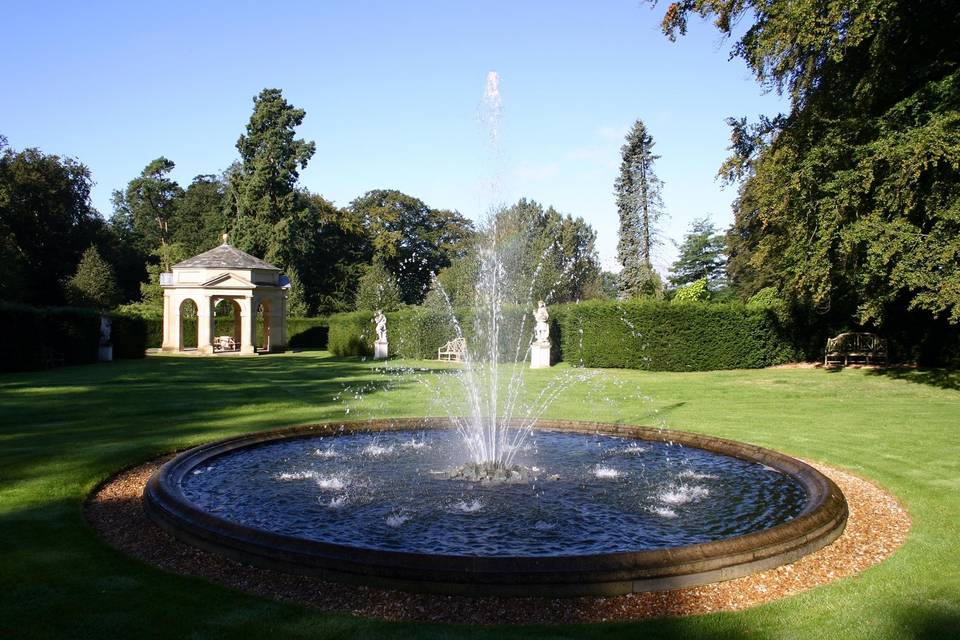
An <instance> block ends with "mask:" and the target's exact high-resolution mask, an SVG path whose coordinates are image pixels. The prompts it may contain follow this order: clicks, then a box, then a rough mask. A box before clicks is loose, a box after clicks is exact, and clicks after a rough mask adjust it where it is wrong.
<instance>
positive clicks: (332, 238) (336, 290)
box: [275, 192, 370, 315]
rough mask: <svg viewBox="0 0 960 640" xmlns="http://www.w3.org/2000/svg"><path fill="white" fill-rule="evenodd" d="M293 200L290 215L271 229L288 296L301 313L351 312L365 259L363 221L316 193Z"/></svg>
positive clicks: (299, 196) (366, 246) (367, 247)
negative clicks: (289, 288) (289, 291)
mask: <svg viewBox="0 0 960 640" xmlns="http://www.w3.org/2000/svg"><path fill="white" fill-rule="evenodd" d="M298 201H299V204H298V206H297V207H296V209H295V211H294V213H293V214H292V215H290V216H289V217H287V218H286V219H285V220H283V221H282V222H280V223H278V224H277V225H276V227H275V237H276V238H277V240H278V248H277V251H276V252H275V253H276V257H277V258H278V259H279V260H278V261H279V263H280V264H283V265H284V270H285V271H286V273H287V276H289V277H290V281H291V285H292V286H293V292H292V294H291V297H292V299H293V300H294V302H297V303H298V304H301V305H302V307H301V310H302V312H303V313H304V315H313V314H318V313H321V314H325V313H335V312H338V311H347V310H351V309H353V308H354V303H355V298H356V289H357V282H358V280H359V278H360V276H361V275H362V274H363V270H364V268H365V266H366V265H367V264H368V263H369V260H370V251H369V246H368V241H367V237H366V235H365V232H364V229H363V225H362V223H361V221H360V220H359V219H358V218H357V217H356V216H355V215H354V214H353V213H352V212H350V211H349V210H341V209H338V208H337V207H335V206H333V204H332V203H330V202H329V201H327V200H325V199H324V198H323V197H321V196H318V195H314V194H309V193H306V192H300V193H298ZM297 282H299V288H298V286H297Z"/></svg>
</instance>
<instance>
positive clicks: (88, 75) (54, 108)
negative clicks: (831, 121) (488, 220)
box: [0, 0, 785, 271]
mask: <svg viewBox="0 0 960 640" xmlns="http://www.w3.org/2000/svg"><path fill="white" fill-rule="evenodd" d="M665 6H666V5H665V3H661V4H660V5H659V6H658V7H656V8H655V9H653V10H651V9H650V7H649V5H647V4H641V2H639V0H607V1H606V2H567V1H553V2H515V1H514V2H472V3H468V2H454V1H448V2H414V1H412V0H411V1H409V2H385V1H384V2H380V1H363V0H354V1H342V2H332V1H330V2H289V3H281V2H277V3H269V4H268V3H252V2H251V3H242V2H223V3H217V2H203V3H186V2H183V3H178V2H166V3H151V4H146V3H136V2H125V3H107V2H89V3H78V2H70V3H66V2H64V3H55V2H45V3H26V2H22V3H8V4H7V5H6V6H5V7H4V9H3V12H2V14H3V22H4V25H5V29H4V31H5V40H6V47H5V48H6V55H4V56H2V58H0V77H2V78H4V81H3V87H2V89H0V96H2V99H0V133H2V134H3V135H5V136H7V138H8V139H9V141H10V144H11V146H13V147H14V148H17V149H19V148H24V147H39V148H40V149H42V150H43V151H45V152H47V153H56V154H59V155H65V156H74V157H77V158H78V159H80V160H81V161H82V162H84V163H85V164H86V165H87V166H89V167H90V169H91V171H92V174H93V179H94V180H95V182H96V186H95V188H94V191H93V203H94V205H95V206H96V207H97V209H99V210H100V212H101V213H103V214H104V215H109V214H110V211H111V207H110V194H111V192H112V191H113V190H114V189H120V188H123V186H124V185H125V184H126V183H127V182H128V181H129V180H130V179H131V178H133V177H134V176H135V175H137V174H138V173H139V172H140V171H141V169H142V168H143V167H144V166H145V165H146V164H147V163H148V162H149V161H150V160H152V159H153V158H156V157H157V156H160V155H164V156H166V157H168V158H170V159H171V160H173V161H174V162H175V163H176V165H177V167H176V170H175V171H174V178H176V179H177V180H178V181H180V182H181V184H183V185H184V186H186V185H187V184H189V182H190V180H191V179H192V178H193V176H195V175H197V174H201V173H218V172H220V171H221V170H223V169H224V168H226V167H227V166H228V165H229V164H230V163H231V162H232V161H233V160H235V159H236V157H237V152H236V149H235V147H234V145H235V143H236V140H237V137H238V136H239V135H240V134H241V133H242V132H243V129H244V125H245V124H246V122H247V120H248V118H249V116H250V112H251V108H252V97H253V96H254V95H255V94H257V93H258V92H259V91H260V90H261V89H263V88H265V87H277V88H280V89H282V90H283V92H284V95H285V96H286V98H287V99H288V100H289V101H290V102H291V103H292V104H294V105H296V106H298V107H301V108H303V109H305V110H306V112H307V116H306V119H305V121H304V124H303V126H302V127H301V128H300V130H299V133H300V135H301V136H302V137H304V138H306V139H308V140H313V141H315V142H316V144H317V153H316V155H315V156H314V158H313V160H312V161H311V162H310V164H309V165H308V167H307V169H306V170H305V171H304V172H303V173H302V174H301V182H302V183H303V184H304V185H305V186H306V187H308V188H309V189H310V190H312V191H315V192H318V193H321V194H323V195H324V196H326V197H327V198H329V199H331V200H333V201H334V202H335V203H337V204H338V205H346V204H348V203H349V202H350V201H351V200H352V199H353V198H355V197H357V196H358V195H360V194H362V193H364V192H365V191H367V190H369V189H375V188H395V189H400V190H401V191H404V192H406V193H409V194H411V195H414V196H417V197H419V198H421V199H422V200H424V201H425V202H427V203H428V204H430V205H431V206H434V207H444V208H453V209H458V210H459V211H461V212H462V213H464V214H465V215H468V216H470V217H473V218H477V217H479V216H481V215H482V214H483V213H484V212H485V211H486V210H488V209H489V207H490V206H491V204H493V202H492V201H494V200H499V201H503V202H511V201H515V200H516V199H517V198H519V197H522V196H525V197H530V198H534V199H536V200H538V201H540V202H542V203H544V204H552V205H553V206H554V207H556V208H557V209H559V210H561V211H563V212H566V213H572V214H574V215H578V216H583V217H584V218H585V219H586V220H588V221H589V222H590V223H591V224H592V225H593V226H594V228H595V229H596V230H597V232H598V236H599V237H598V250H599V253H600V255H601V258H602V260H603V262H604V265H605V266H606V267H607V268H611V267H614V266H615V263H614V258H615V256H616V242H617V215H616V208H615V206H614V200H613V195H612V192H613V181H614V178H615V177H616V173H617V167H618V163H619V147H620V145H621V144H622V142H623V136H624V134H625V133H626V131H627V129H628V128H629V127H630V125H631V124H632V123H633V121H634V120H635V119H636V118H638V117H639V118H642V119H643V120H644V122H645V123H646V125H647V127H648V129H649V130H650V132H651V133H652V135H653V137H654V140H655V141H656V147H655V150H656V152H657V153H659V154H660V156H661V159H660V160H659V161H658V162H657V165H656V169H657V173H658V175H659V176H660V178H661V179H662V180H663V181H664V183H665V186H664V192H663V196H664V203H665V208H666V212H667V215H668V216H669V218H668V219H667V220H666V221H665V222H664V225H663V231H664V235H665V236H666V237H667V238H668V241H667V242H666V243H665V245H664V247H663V248H662V249H661V251H660V255H659V257H658V260H657V261H656V262H657V266H658V268H660V269H661V270H663V271H665V270H666V268H667V267H668V266H669V263H670V262H671V261H672V260H673V258H674V257H675V255H676V250H675V249H674V248H673V247H672V246H671V243H670V242H669V239H670V238H673V239H676V240H679V239H680V238H681V237H682V234H683V232H684V230H685V229H686V227H687V225H688V224H689V222H690V221H691V220H692V219H694V218H696V217H701V216H704V215H710V216H711V217H712V219H713V220H714V221H715V222H716V223H717V224H719V225H721V226H726V225H728V224H729V222H730V221H731V214H730V202H731V200H732V199H733V197H734V196H735V190H734V189H733V188H727V189H721V186H720V184H719V183H718V182H716V181H715V179H714V176H715V174H716V171H717V168H718V167H719V165H720V163H721V162H722V161H723V159H724V157H725V156H726V154H727V151H726V147H727V145H728V143H729V139H728V137H729V132H728V129H727V127H726V125H725V123H724V119H725V118H726V117H727V116H742V115H746V116H748V117H750V118H756V116H757V115H758V114H760V113H767V114H774V113H777V112H778V111H782V110H784V109H785V106H784V104H785V103H784V101H783V100H782V99H781V98H780V97H778V96H776V95H775V94H764V92H763V91H762V90H761V88H760V87H759V86H758V85H757V84H756V82H755V81H754V80H753V78H752V76H751V75H750V73H749V71H748V70H747V68H746V67H745V65H744V64H743V63H742V62H741V61H739V60H734V61H728V51H729V46H730V42H729V41H725V40H723V39H721V38H720V37H719V35H718V33H717V32H716V31H715V30H714V29H713V28H712V27H711V26H710V25H708V24H701V23H695V24H692V25H691V30H690V33H689V34H688V36H687V37H685V38H682V39H680V40H679V41H678V42H676V43H670V42H669V41H668V40H667V39H666V38H665V37H664V36H663V35H662V34H661V33H660V30H659V26H658V25H659V20H660V16H661V15H662V12H663V10H664V7H665ZM491 70H495V71H496V72H497V73H498V74H499V76H500V83H501V85H500V88H501V94H502V101H503V119H502V132H501V138H500V140H501V142H500V153H499V155H498V156H497V157H496V158H495V159H492V154H491V153H490V150H489V147H488V145H487V144H485V134H484V128H483V126H482V125H481V124H480V122H479V118H478V113H479V110H480V105H481V100H482V95H483V90H484V83H485V78H486V75H487V73H488V72H489V71H491ZM495 175H496V176H499V178H500V179H499V184H500V189H499V192H498V193H496V194H493V195H492V194H491V190H490V189H489V188H487V187H486V185H489V184H490V181H491V179H492V177H493V176H495Z"/></svg>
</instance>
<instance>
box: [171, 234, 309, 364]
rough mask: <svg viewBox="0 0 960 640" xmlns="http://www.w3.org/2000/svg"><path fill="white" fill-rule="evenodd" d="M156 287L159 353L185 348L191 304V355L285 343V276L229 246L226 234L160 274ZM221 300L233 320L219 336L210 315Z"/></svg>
mask: <svg viewBox="0 0 960 640" xmlns="http://www.w3.org/2000/svg"><path fill="white" fill-rule="evenodd" d="M160 286H161V287H162V288H163V350H164V351H169V352H181V351H185V349H184V333H185V332H186V331H188V330H191V329H188V326H189V324H190V323H184V318H185V317H187V316H188V315H192V314H191V313H190V312H191V311H192V308H191V305H195V307H196V319H197V322H196V327H197V328H196V332H197V347H196V353H199V354H213V353H220V352H224V353H226V352H234V353H241V354H253V353H258V352H259V353H263V352H272V351H282V350H283V349H284V348H285V347H286V344H287V292H288V291H289V289H290V284H289V280H288V279H287V278H286V277H285V276H282V275H280V269H278V268H277V267H275V266H273V265H272V264H269V263H268V262H265V261H263V260H261V259H260V258H257V257H255V256H252V255H250V254H249V253H244V252H243V251H240V250H239V249H237V248H236V247H234V246H231V245H230V244H228V243H227V235H226V234H224V236H223V244H221V245H220V246H219V247H216V248H214V249H211V250H210V251H206V252H204V253H201V254H200V255H198V256H194V257H192V258H190V259H188V260H184V261H183V262H178V263H177V264H175V265H173V267H172V268H171V273H162V274H160ZM222 301H227V304H229V306H230V307H232V310H233V318H234V322H233V327H232V331H230V333H229V335H222V336H218V335H216V333H217V331H216V323H215V322H214V316H215V309H218V307H217V305H218V303H220V302H222ZM219 308H220V309H224V308H225V305H220V307H219ZM258 324H260V325H261V326H262V330H261V331H260V336H259V337H258V331H257V328H258ZM187 351H189V350H187Z"/></svg>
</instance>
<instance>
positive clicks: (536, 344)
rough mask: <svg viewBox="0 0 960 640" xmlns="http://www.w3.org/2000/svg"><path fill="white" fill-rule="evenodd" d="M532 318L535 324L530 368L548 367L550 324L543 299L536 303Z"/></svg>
mask: <svg viewBox="0 0 960 640" xmlns="http://www.w3.org/2000/svg"><path fill="white" fill-rule="evenodd" d="M533 319H534V320H536V321H537V324H536V326H534V328H533V344H531V345H530V368H531V369H547V368H549V367H550V325H549V324H547V320H549V319H550V314H549V313H547V305H546V304H545V303H544V302H543V300H541V301H540V302H539V303H537V310H536V311H534V312H533Z"/></svg>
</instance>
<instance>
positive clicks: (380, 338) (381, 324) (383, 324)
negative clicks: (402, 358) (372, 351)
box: [373, 309, 387, 342]
mask: <svg viewBox="0 0 960 640" xmlns="http://www.w3.org/2000/svg"><path fill="white" fill-rule="evenodd" d="M373 321H374V322H375V323H377V342H386V341H387V316H385V315H383V309H377V312H376V313H375V314H374V315H373Z"/></svg>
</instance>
